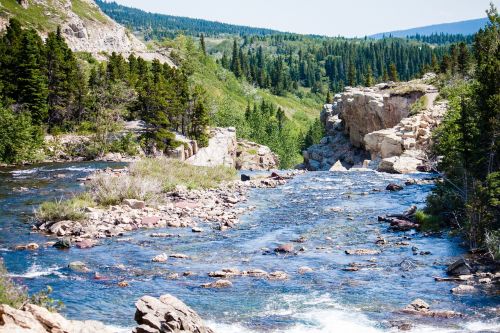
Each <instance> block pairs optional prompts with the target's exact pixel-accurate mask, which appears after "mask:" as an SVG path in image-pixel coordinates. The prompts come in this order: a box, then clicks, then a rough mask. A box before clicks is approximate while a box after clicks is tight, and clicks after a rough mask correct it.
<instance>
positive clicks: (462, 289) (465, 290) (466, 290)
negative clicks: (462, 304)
mask: <svg viewBox="0 0 500 333" xmlns="http://www.w3.org/2000/svg"><path fill="white" fill-rule="evenodd" d="M475 291H476V288H475V287H474V286H469V285H465V284H461V285H459V286H458V287H455V288H453V289H451V292H452V293H453V294H470V293H473V292H475Z"/></svg>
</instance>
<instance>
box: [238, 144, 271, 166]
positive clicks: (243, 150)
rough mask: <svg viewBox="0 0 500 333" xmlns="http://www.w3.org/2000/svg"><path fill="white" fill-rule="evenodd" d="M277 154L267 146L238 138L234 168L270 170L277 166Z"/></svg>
mask: <svg viewBox="0 0 500 333" xmlns="http://www.w3.org/2000/svg"><path fill="white" fill-rule="evenodd" d="M279 164H280V161H279V157H278V155H276V154H275V153H273V152H272V151H271V149H270V148H269V147H267V146H263V145H259V144H258V143H255V142H251V141H247V140H239V141H238V149H237V151H236V169H238V170H271V169H276V168H278V167H279Z"/></svg>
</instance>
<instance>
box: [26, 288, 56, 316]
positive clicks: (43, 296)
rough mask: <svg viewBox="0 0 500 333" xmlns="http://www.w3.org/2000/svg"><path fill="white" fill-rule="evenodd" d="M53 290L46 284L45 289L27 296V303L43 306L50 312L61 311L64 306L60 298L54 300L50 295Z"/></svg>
mask: <svg viewBox="0 0 500 333" xmlns="http://www.w3.org/2000/svg"><path fill="white" fill-rule="evenodd" d="M53 291H54V290H53V289H52V287H51V286H47V288H46V289H45V290H42V291H39V292H38V293H36V294H33V295H31V296H30V298H29V303H30V304H34V305H38V306H41V307H44V308H46V309H47V310H49V311H51V312H58V311H61V310H62V309H63V308H64V303H63V302H62V301H60V300H55V299H53V298H52V297H50V295H51V294H52V292H53Z"/></svg>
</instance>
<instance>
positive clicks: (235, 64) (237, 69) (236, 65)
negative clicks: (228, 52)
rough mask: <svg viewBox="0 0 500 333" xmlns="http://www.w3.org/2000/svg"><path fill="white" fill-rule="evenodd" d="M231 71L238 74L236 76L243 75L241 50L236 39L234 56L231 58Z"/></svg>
mask: <svg viewBox="0 0 500 333" xmlns="http://www.w3.org/2000/svg"><path fill="white" fill-rule="evenodd" d="M231 71H232V72H233V73H234V75H236V77H238V78H239V77H241V76H242V75H243V73H242V69H241V63H240V52H239V48H238V42H237V41H236V39H235V40H234V43H233V58H232V59H231Z"/></svg>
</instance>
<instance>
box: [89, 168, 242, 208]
mask: <svg viewBox="0 0 500 333" xmlns="http://www.w3.org/2000/svg"><path fill="white" fill-rule="evenodd" d="M236 175H237V172H236V170H234V169H232V168H226V167H213V168H212V167H198V166H193V165H190V164H187V163H184V162H180V161H177V160H171V159H166V158H156V159H153V158H146V159H143V160H141V161H138V162H134V163H132V164H131V165H130V172H129V174H128V175H122V176H120V177H114V176H109V175H105V174H104V175H99V176H97V177H96V178H94V179H93V180H92V182H91V183H90V193H91V196H92V197H93V198H94V200H95V202H97V203H98V204H100V205H103V206H109V205H117V204H120V203H121V202H122V201H123V200H124V199H137V200H143V201H146V202H150V203H154V202H158V201H160V200H161V194H162V193H165V192H170V191H173V190H175V188H176V187H177V186H185V187H186V188H188V189H209V188H216V187H218V186H220V185H221V183H223V182H227V181H231V180H234V179H236Z"/></svg>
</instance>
